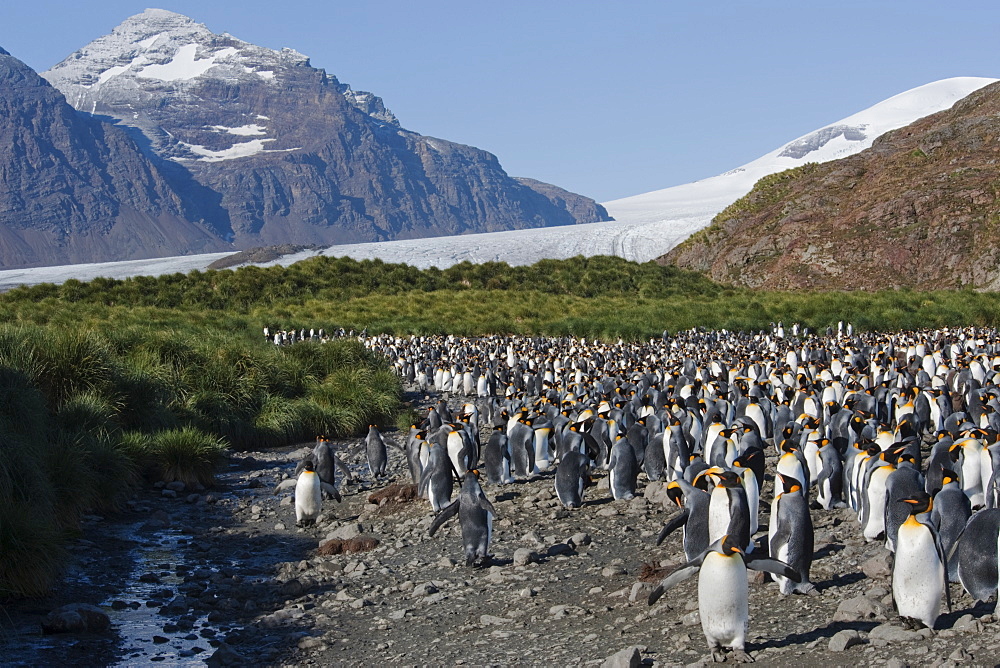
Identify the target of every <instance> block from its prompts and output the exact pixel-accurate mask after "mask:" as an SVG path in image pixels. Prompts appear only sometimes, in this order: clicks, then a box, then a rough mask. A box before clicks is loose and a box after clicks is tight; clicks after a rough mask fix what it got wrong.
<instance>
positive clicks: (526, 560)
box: [514, 547, 535, 566]
mask: <svg viewBox="0 0 1000 668" xmlns="http://www.w3.org/2000/svg"><path fill="white" fill-rule="evenodd" d="M533 561H535V553H534V552H532V551H531V550H529V549H528V548H526V547H519V548H517V549H516V550H514V565H515V566H527V565H528V564H530V563H531V562H533Z"/></svg>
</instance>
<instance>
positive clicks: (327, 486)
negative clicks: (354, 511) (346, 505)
mask: <svg viewBox="0 0 1000 668" xmlns="http://www.w3.org/2000/svg"><path fill="white" fill-rule="evenodd" d="M320 485H321V486H322V489H323V491H324V492H326V493H327V494H329V495H330V496H332V497H333V498H335V499H337V502H338V503H339V502H341V501H343V499H342V498H341V497H340V492H338V491H337V488H336V487H334V486H333V485H331V484H330V483H328V482H321V483H320Z"/></svg>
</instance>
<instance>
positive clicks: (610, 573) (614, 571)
mask: <svg viewBox="0 0 1000 668" xmlns="http://www.w3.org/2000/svg"><path fill="white" fill-rule="evenodd" d="M601 575H603V576H604V577H606V578H613V577H615V576H616V575H625V569H624V568H623V567H621V566H619V565H618V564H614V565H611V566H605V567H604V568H603V569H601Z"/></svg>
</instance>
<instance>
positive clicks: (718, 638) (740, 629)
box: [698, 551, 750, 650]
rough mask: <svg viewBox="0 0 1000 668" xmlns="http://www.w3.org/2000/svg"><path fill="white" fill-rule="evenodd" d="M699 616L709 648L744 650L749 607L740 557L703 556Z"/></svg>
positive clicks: (700, 573) (745, 580)
mask: <svg viewBox="0 0 1000 668" xmlns="http://www.w3.org/2000/svg"><path fill="white" fill-rule="evenodd" d="M698 613H699V615H700V616H701V630H702V632H703V633H704V634H705V640H706V641H708V646H709V647H710V648H713V649H714V648H715V647H732V648H733V649H738V650H742V649H743V647H744V644H745V642H746V633H747V620H748V618H749V616H750V606H749V601H748V597H747V569H746V566H745V565H744V564H743V557H741V556H740V555H739V554H736V555H733V556H731V557H725V556H723V555H721V554H719V553H718V552H715V551H712V552H709V553H708V554H707V555H706V556H705V561H704V563H702V565H701V571H700V572H699V574H698Z"/></svg>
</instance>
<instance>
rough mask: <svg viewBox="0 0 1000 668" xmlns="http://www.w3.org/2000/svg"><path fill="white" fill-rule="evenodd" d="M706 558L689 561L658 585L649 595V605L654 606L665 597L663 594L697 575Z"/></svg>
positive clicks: (701, 557)
mask: <svg viewBox="0 0 1000 668" xmlns="http://www.w3.org/2000/svg"><path fill="white" fill-rule="evenodd" d="M704 558H705V557H704V555H702V556H700V557H698V558H697V559H695V560H694V561H689V562H688V563H686V564H684V565H683V566H681V567H680V568H678V569H677V570H675V571H674V572H673V573H671V574H670V575H668V576H667V577H665V578H663V579H662V580H660V584H658V585H656V589H654V590H653V591H651V592H650V593H649V605H653V604H654V603H656V602H657V601H658V600H660V597H661V596H663V594H664V593H665V592H666V591H667V590H668V589H670V588H671V587H673V586H674V585H677V584H680V583H681V582H684V581H685V580H687V579H688V578H690V577H691V576H692V575H694V574H695V573H697V572H698V570H699V569H700V568H701V562H702V561H703V560H704Z"/></svg>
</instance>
